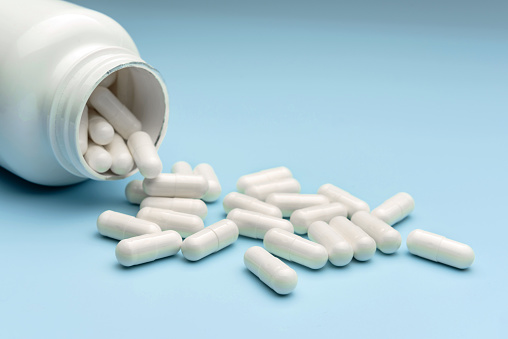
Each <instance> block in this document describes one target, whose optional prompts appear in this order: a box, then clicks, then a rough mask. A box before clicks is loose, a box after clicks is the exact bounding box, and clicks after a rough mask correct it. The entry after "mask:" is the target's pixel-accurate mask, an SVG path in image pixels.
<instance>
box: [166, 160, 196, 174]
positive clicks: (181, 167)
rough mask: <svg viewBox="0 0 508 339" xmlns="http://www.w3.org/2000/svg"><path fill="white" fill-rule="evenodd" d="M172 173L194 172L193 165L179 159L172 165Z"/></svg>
mask: <svg viewBox="0 0 508 339" xmlns="http://www.w3.org/2000/svg"><path fill="white" fill-rule="evenodd" d="M171 173H180V174H192V166H191V165H190V164H189V163H188V162H186V161H177V162H175V163H174V164H173V166H172V167H171Z"/></svg>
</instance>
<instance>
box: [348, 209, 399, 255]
mask: <svg viewBox="0 0 508 339" xmlns="http://www.w3.org/2000/svg"><path fill="white" fill-rule="evenodd" d="M351 221H352V222H353V224H355V225H356V226H358V227H360V228H361V229H362V230H364V231H365V233H367V234H368V235H370V236H371V238H372V239H374V241H375V242H376V246H377V248H378V249H379V250H380V251H381V252H383V253H386V254H391V253H395V252H396V251H397V250H398V249H399V248H400V244H401V243H402V237H401V236H400V233H399V232H398V231H397V230H396V229H394V228H393V227H391V226H390V225H388V224H387V223H385V222H384V221H383V220H380V219H378V218H376V217H375V216H373V215H371V214H370V213H369V212H366V211H359V212H356V213H355V214H354V215H353V217H352V218H351Z"/></svg>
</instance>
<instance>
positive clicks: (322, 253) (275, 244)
mask: <svg viewBox="0 0 508 339" xmlns="http://www.w3.org/2000/svg"><path fill="white" fill-rule="evenodd" d="M263 245H264V247H265V248H266V250H267V251H268V252H270V253H272V254H274V255H276V256H278V257H281V258H284V259H286V260H289V261H294V262H296V263H298V264H300V265H303V266H307V267H309V268H312V269H319V268H321V267H323V266H324V265H325V264H326V262H327V261H328V252H327V251H326V248H324V247H323V245H320V244H318V243H315V242H312V241H310V240H307V239H304V238H302V237H300V236H298V235H296V234H293V233H291V232H288V231H286V230H283V229H280V228H272V229H271V230H269V231H268V232H266V234H265V238H264V239H263Z"/></svg>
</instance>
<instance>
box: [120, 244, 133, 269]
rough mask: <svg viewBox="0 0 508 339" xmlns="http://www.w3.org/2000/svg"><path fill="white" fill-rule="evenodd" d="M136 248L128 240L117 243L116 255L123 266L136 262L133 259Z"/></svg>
mask: <svg viewBox="0 0 508 339" xmlns="http://www.w3.org/2000/svg"><path fill="white" fill-rule="evenodd" d="M135 254H136V253H135V251H134V248H133V247H132V246H131V242H128V241H124V240H122V241H120V242H119V243H118V245H116V249H115V256H116V260H117V261H118V263H119V264H120V265H122V266H127V267H128V266H133V265H135V264H136V263H135V262H134V260H133V257H134V256H135Z"/></svg>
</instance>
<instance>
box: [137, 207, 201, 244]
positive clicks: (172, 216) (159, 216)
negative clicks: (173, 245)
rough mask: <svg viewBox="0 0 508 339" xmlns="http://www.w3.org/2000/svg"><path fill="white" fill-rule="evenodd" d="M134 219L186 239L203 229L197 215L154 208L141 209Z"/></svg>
mask: <svg viewBox="0 0 508 339" xmlns="http://www.w3.org/2000/svg"><path fill="white" fill-rule="evenodd" d="M136 218H139V219H143V220H148V221H151V222H154V223H156V224H157V225H159V227H160V228H161V229H162V230H163V231H167V230H173V231H176V232H178V233H179V234H180V235H181V236H182V238H187V237H188V236H190V235H191V234H194V233H196V232H199V231H201V230H202V229H203V228H204V227H205V224H204V223H203V219H201V218H200V217H198V216H197V215H194V214H187V213H181V212H175V211H171V210H166V209H162V208H155V207H144V208H142V209H141V210H140V211H139V212H138V214H137V215H136Z"/></svg>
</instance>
